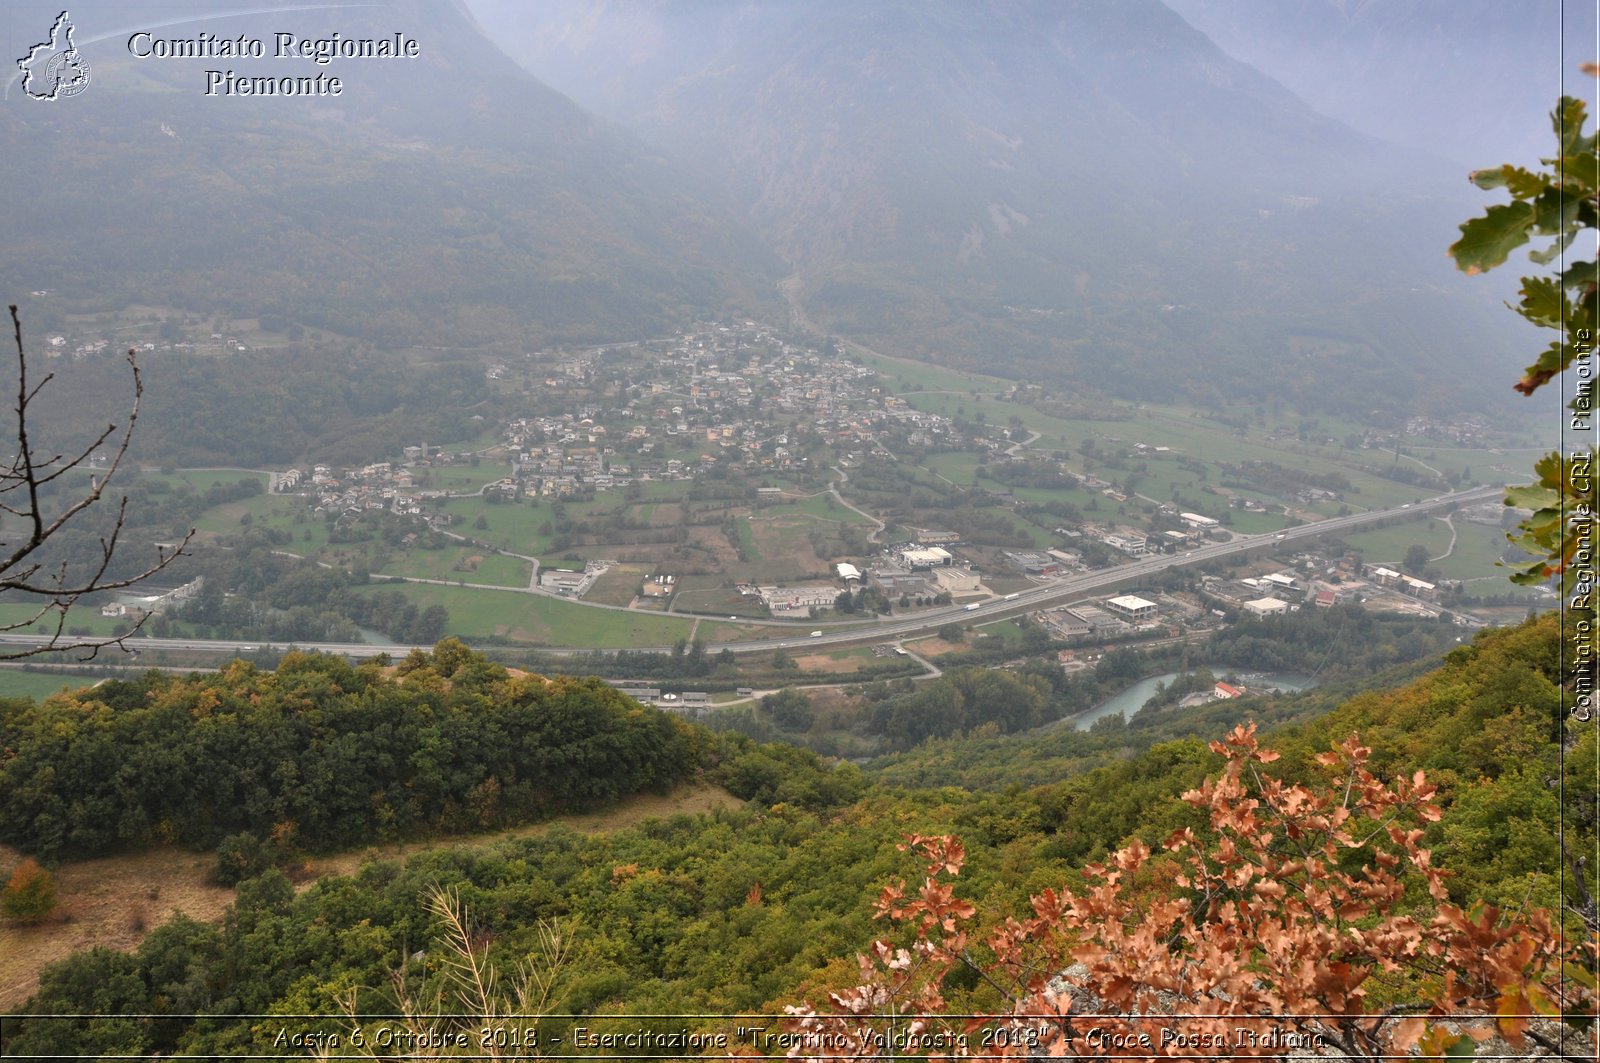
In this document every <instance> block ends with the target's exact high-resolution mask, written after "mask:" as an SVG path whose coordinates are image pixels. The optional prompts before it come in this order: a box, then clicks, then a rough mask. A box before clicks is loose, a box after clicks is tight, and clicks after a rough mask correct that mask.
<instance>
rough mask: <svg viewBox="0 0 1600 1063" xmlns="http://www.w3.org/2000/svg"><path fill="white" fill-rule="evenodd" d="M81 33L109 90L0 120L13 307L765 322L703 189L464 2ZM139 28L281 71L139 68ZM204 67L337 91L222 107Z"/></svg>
mask: <svg viewBox="0 0 1600 1063" xmlns="http://www.w3.org/2000/svg"><path fill="white" fill-rule="evenodd" d="M241 10H248V9H243V8H241ZM256 10H260V9H256ZM72 14H73V17H74V19H75V20H76V23H77V26H78V37H77V41H78V44H79V47H80V50H81V51H82V52H83V54H84V55H85V56H86V57H87V58H88V59H89V61H90V62H91V63H92V65H93V74H94V76H93V83H92V84H91V85H90V86H89V88H88V89H87V90H86V91H84V92H83V93H82V94H81V95H79V96H77V97H75V98H73V99H69V100H60V101H57V102H56V103H55V104H51V105H43V104H39V103H38V102H37V101H31V100H26V99H22V98H20V96H19V95H18V94H17V93H16V92H12V94H11V97H10V98H9V99H8V101H7V102H6V104H5V105H4V106H3V107H0V143H4V144H5V145H6V146H7V150H5V151H4V152H0V158H3V160H4V161H0V174H3V176H4V178H5V180H6V182H7V185H8V187H11V188H16V189H22V190H25V191H24V192H23V194H22V195H20V196H18V197H17V201H15V202H13V203H12V204H11V206H12V209H11V210H9V211H8V212H7V213H6V215H5V224H4V235H5V238H6V241H7V246H8V248H9V250H10V251H11V254H9V255H8V256H7V261H6V264H5V265H4V266H3V267H0V282H3V284H4V286H5V287H6V288H8V289H11V290H13V291H15V290H18V289H22V290H33V289H43V288H48V289H53V290H54V291H55V292H56V293H57V294H58V295H59V296H61V297H63V298H64V299H66V300H68V301H69V303H70V304H74V305H79V306H90V305H94V306H121V305H125V304H128V303H150V304H155V305H168V306H170V305H177V306H180V307H182V308H185V309H190V310H194V311H199V312H202V313H222V314H231V315H236V316H251V315H253V314H257V313H261V312H271V313H274V314H280V315H283V316H286V317H288V318H290V319H291V320H296V321H300V322H304V323H306V324H310V325H316V326H320V327H323V328H327V329H329V330H331V331H335V332H339V333H344V334H349V333H355V334H358V335H361V336H364V337H365V338H368V339H371V340H375V341H381V342H385V343H398V342H412V343H425V344H451V345H473V344H480V343H510V342H515V343H517V344H523V343H528V344H530V345H531V344H534V343H537V342H539V341H542V340H544V339H549V338H560V337H588V336H606V337H616V336H623V337H627V336H634V335H638V334H640V333H641V332H646V331H649V330H656V329H661V328H664V327H666V326H667V325H668V324H669V323H672V322H674V321H678V320H681V319H682V317H683V316H684V315H685V314H686V313H689V312H701V311H704V310H708V309H720V308H721V307H723V306H725V305H727V304H730V303H731V304H733V305H736V306H738V305H743V306H759V305H761V302H760V301H761V300H762V299H770V298H771V296H770V290H771V280H772V279H773V277H774V276H775V262H774V260H773V258H772V256H771V255H770V253H768V252H767V251H766V250H765V249H764V248H763V247H762V246H761V245H760V243H759V241H757V240H756V239H754V238H753V237H752V236H750V235H749V234H748V233H747V232H746V231H745V230H744V229H743V228H742V227H741V226H740V225H739V224H737V223H735V222H734V221H732V220H731V219H730V218H729V216H728V215H727V213H726V212H724V211H722V210H720V209H719V208H717V207H716V206H715V205H713V204H712V203H711V202H710V200H709V199H708V197H707V195H706V190H705V188H703V187H701V186H698V185H697V184H696V183H695V182H694V181H693V180H690V179H686V178H685V177H683V176H682V174H681V173H679V172H678V171H677V170H676V169H675V168H674V167H673V166H671V165H670V164H668V163H667V162H666V161H665V160H663V159H662V158H661V157H660V156H659V154H658V153H654V152H651V151H649V150H647V149H646V148H645V147H644V146H643V145H642V144H640V143H638V142H637V140H635V139H634V138H632V137H630V136H628V135H627V134H625V133H623V132H622V131H620V130H618V129H616V128H614V127H612V126H610V125H609V124H607V123H605V122H603V121H600V120H597V119H596V118H594V117H593V116H592V115H589V114H587V113H585V112H584V111H583V110H581V109H580V108H578V107H577V106H575V105H574V104H573V103H572V102H571V101H570V100H568V99H566V98H565V97H563V96H561V95H560V94H558V93H556V92H554V91H553V90H551V89H550V88H548V87H547V86H545V85H543V84H540V83H539V82H538V81H536V80H535V79H533V78H532V77H530V76H529V75H528V74H526V73H525V72H523V71H521V70H520V69H518V68H517V67H516V66H515V65H514V64H512V63H511V62H509V61H508V60H506V59H505V58H504V57H503V56H502V55H500V53H498V52H497V51H496V50H495V49H494V47H493V45H491V44H489V43H488V42H487V41H485V40H484V39H483V37H482V35H481V33H480V32H479V30H478V28H477V27H476V25H475V24H474V23H473V22H472V20H471V17H470V15H469V14H468V13H467V12H466V11H465V10H464V9H463V8H461V7H460V5H459V4H456V3H453V2H451V0H400V2H396V3H390V4H384V5H377V6H364V7H354V8H343V9H340V10H339V11H337V12H336V13H334V12H329V11H327V10H306V9H302V8H290V7H285V8H283V9H282V10H280V11H274V12H272V13H270V14H247V13H236V14H227V13H226V12H219V11H218V10H217V7H216V5H200V4H190V5H182V4H178V5H163V7H162V8H161V9H160V12H159V14H160V15H161V16H163V17H162V18H161V20H159V21H157V20H155V18H154V17H153V16H150V15H147V16H146V17H149V18H151V21H150V22H146V23H141V22H139V21H138V19H139V15H138V14H137V13H135V12H130V11H128V10H126V9H125V8H124V7H122V6H120V5H115V4H108V3H99V4H87V5H75V6H74V8H73V11H72ZM16 21H17V22H18V23H21V22H22V21H23V19H22V16H21V15H20V14H18V15H17V16H16ZM48 24H49V23H48V18H47V19H46V21H45V22H44V23H42V24H41V27H44V26H48ZM138 29H145V30H147V31H148V32H150V33H151V34H152V35H153V37H155V38H157V39H165V38H183V39H189V40H193V39H196V38H197V37H198V35H199V34H201V33H210V34H213V35H215V36H218V37H228V38H233V37H237V36H240V35H243V36H246V37H250V38H256V39H261V40H263V41H264V43H265V47H266V52H267V54H266V56H265V57H264V58H262V59H249V58H246V59H236V58H229V57H221V58H218V57H208V58H196V59H160V58H136V57H134V56H133V55H130V54H129V50H128V48H127V47H126V46H125V42H126V41H127V39H128V37H129V36H130V34H131V32H133V31H134V30H138ZM278 32H292V33H295V34H297V35H300V36H304V37H311V38H314V39H325V38H328V37H329V36H330V35H331V34H333V33H338V34H340V35H341V36H343V37H345V38H357V39H360V38H384V37H390V36H392V35H393V34H395V33H396V32H400V33H403V34H405V35H407V36H408V37H410V38H413V39H415V40H416V41H417V42H418V45H419V48H420V53H421V54H420V56H419V57H418V58H415V59H394V60H386V59H375V58H366V59H348V58H343V59H335V60H334V61H333V62H331V63H329V64H326V65H319V64H317V63H314V62H311V61H309V60H305V59H275V58H274V57H273V50H274V45H275V37H274V34H276V33H278ZM97 37H98V39H96V38H97ZM209 69H226V70H229V71H232V72H234V73H236V74H237V75H239V76H270V77H273V78H279V77H284V76H291V77H309V76H315V75H318V74H323V75H331V76H337V77H340V78H341V80H342V81H343V91H342V93H341V94H340V95H339V96H337V97H333V96H322V97H298V98H288V97H281V96H280V97H275V98H267V97H256V98H245V97H239V96H231V97H224V96H219V95H210V96H208V95H206V87H207V84H208V83H207V78H206V71H207V70H209Z"/></svg>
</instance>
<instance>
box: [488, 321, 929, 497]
mask: <svg viewBox="0 0 1600 1063" xmlns="http://www.w3.org/2000/svg"><path fill="white" fill-rule="evenodd" d="M539 356H540V357H541V358H545V357H555V356H559V353H558V352H539ZM508 371H509V370H508V367H506V366H503V365H502V366H496V367H493V368H492V369H491V377H492V378H494V379H504V378H506V376H507V375H508ZM536 401H537V402H538V403H539V404H540V405H542V406H544V407H546V412H542V413H529V414H527V415H524V416H521V417H517V418H514V419H512V420H511V421H509V422H507V423H506V425H505V426H504V436H505V442H506V446H507V448H508V449H509V450H510V451H511V453H512V455H513V463H514V469H513V476H514V477H515V479H516V480H517V481H519V483H520V490H522V491H523V492H524V493H526V494H530V495H533V494H537V495H542V496H552V495H553V496H561V495H566V494H572V493H574V492H579V491H584V490H590V489H592V490H595V491H605V490H610V489H612V488H614V487H622V486H626V485H627V484H629V483H631V482H633V481H634V480H635V479H639V480H686V479H694V478H696V477H697V476H698V475H700V474H701V473H702V472H704V471H705V470H706V469H708V468H710V467H713V466H717V465H738V464H742V465H745V466H747V467H751V468H760V469H766V470H772V471H776V472H782V471H783V470H786V469H795V468H798V467H801V466H804V465H805V464H806V462H807V458H806V451H807V450H808V449H810V448H811V447H812V446H815V445H823V444H830V445H834V446H840V447H843V448H845V449H849V448H852V447H865V448H867V449H869V450H878V449H880V448H881V445H882V440H881V437H883V436H884V435H886V434H890V433H893V434H894V435H895V438H896V439H900V438H904V439H905V440H906V441H907V442H909V443H911V444H912V445H929V446H931V445H933V444H935V443H949V444H955V443H956V442H958V433H956V431H955V429H954V426H953V422H952V421H951V420H950V419H949V418H947V417H943V416H941V415H939V414H933V413H924V412H922V411H919V410H915V409H912V408H911V407H910V406H909V405H907V404H906V403H905V401H904V400H902V399H899V398H897V397H895V396H893V395H885V394H884V393H883V391H882V389H881V388H880V387H879V386H878V383H877V376H876V374H875V373H874V372H873V371H872V370H870V369H867V368H865V367H863V366H860V365H857V364H855V363H853V362H849V361H846V360H844V359H842V358H839V357H836V356H832V355H826V354H823V353H820V352H818V351H815V350H811V349H809V348H804V347H798V346H795V345H793V344H790V343H787V342H785V341H783V340H781V339H780V338H779V337H777V336H776V335H775V334H774V333H773V332H772V330H771V329H769V328H768V327H766V326H764V325H759V324H757V323H755V322H752V321H745V322H712V323H706V324H702V325H699V326H696V328H695V329H694V330H692V331H690V332H688V333H686V334H684V335H682V336H678V337H675V338H674V339H672V340H659V341H652V342H649V343H642V344H639V345H637V347H634V348H631V349H629V350H627V351H625V352H624V351H619V350H618V349H616V348H607V349H596V350H594V351H590V352H587V353H584V354H580V355H576V356H566V357H564V358H563V359H562V360H561V361H559V362H558V363H557V364H556V366H555V368H554V370H553V371H552V372H551V373H550V375H549V376H548V377H547V378H546V379H545V380H544V387H543V389H541V390H540V392H539V394H538V397H537V400H536Z"/></svg>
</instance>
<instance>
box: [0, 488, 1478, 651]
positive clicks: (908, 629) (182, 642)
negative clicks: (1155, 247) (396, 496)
mask: <svg viewBox="0 0 1600 1063" xmlns="http://www.w3.org/2000/svg"><path fill="white" fill-rule="evenodd" d="M1505 490H1506V489H1505V487H1504V486H1488V487H1475V488H1472V489H1471V490H1469V491H1458V492H1456V493H1454V494H1448V495H1440V496H1439V497H1437V498H1429V499H1423V500H1421V501H1418V502H1416V503H1414V504H1409V503H1408V504H1407V505H1404V506H1398V507H1396V508H1394V509H1386V510H1371V511H1368V512H1366V513H1352V514H1350V515H1349V516H1346V517H1332V518H1329V519H1328V520H1323V521H1318V522H1317V523H1315V524H1305V525H1301V526H1299V527H1296V528H1288V529H1285V530H1284V531H1282V532H1279V533H1276V534H1268V535H1250V536H1236V537H1235V538H1234V539H1232V540H1231V541H1229V542H1226V543H1212V544H1210V545H1207V546H1201V547H1197V548H1195V549H1193V550H1189V551H1186V552H1184V553H1179V554H1158V555H1155V556H1154V557H1145V558H1140V559H1138V560H1136V561H1134V562H1133V563H1132V564H1127V565H1118V566H1117V567H1115V568H1108V569H1101V570H1099V571H1096V572H1088V573H1084V574H1082V575H1078V576H1072V577H1070V578H1068V579H1063V580H1056V581H1054V582H1052V583H1048V584H1045V585H1042V586H1039V587H1034V588H1032V589H1030V590H1026V591H1021V592H1019V593H1017V594H1016V595H1015V596H1011V595H1007V596H1006V597H1004V598H997V599H990V600H989V601H987V602H984V603H981V604H980V606H979V607H978V608H977V609H971V608H969V607H967V606H952V607H950V608H947V609H939V610H935V611H933V612H927V613H920V614H918V615H917V616H915V617H910V618H893V619H890V620H887V621H884V622H882V623H879V624H876V625H874V626H871V627H853V628H850V629H849V630H844V631H835V630H829V629H828V628H827V627H825V626H818V625H817V624H816V622H810V621H807V622H801V623H799V624H793V625H791V629H793V628H800V627H810V628H813V629H815V630H821V631H822V632H823V634H821V635H817V636H815V637H812V636H810V635H809V634H807V635H795V636H789V637H780V638H774V639H758V640H753V641H746V642H729V643H716V644H712V645H708V646H707V647H706V649H707V652H711V653H716V652H720V651H722V650H724V649H727V650H732V651H733V652H734V653H754V652H763V651H769V650H773V649H776V648H778V647H784V648H786V649H798V648H800V647H807V648H812V649H816V648H821V647H824V646H834V645H839V644H849V643H857V642H867V641H870V642H885V641H893V640H899V639H905V638H912V637H916V636H918V635H925V634H930V633H932V632H934V631H936V630H937V629H938V628H939V627H941V626H942V625H944V624H948V623H950V622H952V621H961V622H967V621H971V620H981V621H984V622H988V621H991V620H996V619H1000V618H1003V617H1011V616H1017V615H1019V614H1021V613H1028V612H1032V611H1034V610H1036V609H1043V608H1048V607H1049V606H1053V605H1060V604H1063V603H1065V602H1069V601H1075V600H1078V599H1081V598H1086V597H1089V596H1091V595H1093V594H1096V593H1099V592H1101V591H1105V590H1110V589H1111V588H1113V587H1116V586H1118V585H1120V584H1124V583H1129V582H1133V581H1137V580H1141V579H1144V578H1145V577H1148V576H1153V575H1155V574H1157V573H1160V572H1165V571H1167V570H1168V569H1173V568H1182V567H1185V566H1188V565H1198V564H1204V563H1205V562H1207V561H1215V560H1217V559H1219V558H1233V557H1238V556H1239V555H1241V554H1244V553H1247V552H1248V551H1251V550H1260V549H1263V548H1265V547H1271V546H1275V545H1277V544H1279V543H1293V542H1297V541H1300V540H1305V539H1315V538H1317V537H1319V536H1323V535H1327V534H1329V533H1332V532H1339V531H1348V530H1350V529H1353V528H1359V527H1362V526H1364V525H1367V524H1374V523H1377V522H1378V521H1381V520H1386V519H1388V518H1391V517H1398V516H1405V515H1407V514H1409V513H1412V512H1416V513H1426V512H1429V511H1431V510H1436V509H1445V508H1447V507H1449V506H1466V505H1473V504H1475V503H1478V502H1487V501H1491V500H1492V501H1499V500H1500V499H1502V498H1504V496H1505ZM769 623H775V622H771V621H769ZM48 641H49V638H48V637H47V636H45V635H22V634H16V633H11V634H5V635H0V645H7V644H9V645H16V646H39V645H44V644H45V643H47V642H48ZM293 645H297V646H298V647H299V648H301V649H306V650H320V651H322V652H324V653H337V654H343V655H345V656H349V657H375V656H377V655H378V654H380V653H387V654H389V655H390V656H391V657H402V656H404V655H405V654H407V653H410V652H411V650H412V649H413V647H411V646H406V645H399V644H389V645H376V644H371V643H335V642H317V643H298V644H293ZM127 646H128V648H129V649H132V650H176V651H187V652H203V653H216V654H222V655H228V654H236V653H242V654H254V653H259V652H262V651H268V650H270V651H273V652H280V651H283V650H287V649H289V648H291V644H289V643H257V642H244V641H235V640H227V639H156V638H130V639H128V640H127ZM609 648H616V649H623V648H626V649H634V650H644V651H647V652H653V653H667V652H670V651H671V647H670V646H630V647H597V646H585V647H579V648H572V649H555V648H549V647H538V649H539V651H540V652H541V653H552V654H568V653H588V652H591V651H593V650H596V649H609Z"/></svg>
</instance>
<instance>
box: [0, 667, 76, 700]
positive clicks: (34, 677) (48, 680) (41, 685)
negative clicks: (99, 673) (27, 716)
mask: <svg viewBox="0 0 1600 1063" xmlns="http://www.w3.org/2000/svg"><path fill="white" fill-rule="evenodd" d="M98 682H100V680H98V679H94V678H91V677H89V676H82V675H67V674H63V673H61V672H29V671H24V670H22V669H21V668H0V698H31V699H32V700H34V701H40V700H42V699H44V698H46V697H48V696H49V695H51V694H55V693H57V692H59V691H62V690H77V689H78V688H79V687H86V686H92V685H93V684H95V683H98Z"/></svg>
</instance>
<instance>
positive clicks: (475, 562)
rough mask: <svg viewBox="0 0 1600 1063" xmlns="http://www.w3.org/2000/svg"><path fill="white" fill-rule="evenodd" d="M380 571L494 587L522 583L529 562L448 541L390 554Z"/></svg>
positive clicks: (528, 573) (530, 571)
mask: <svg viewBox="0 0 1600 1063" xmlns="http://www.w3.org/2000/svg"><path fill="white" fill-rule="evenodd" d="M383 575H386V576H410V577H413V578H417V579H442V580H455V581H459V582H462V583H479V584H488V585H490V586H495V587H526V586H527V585H528V580H529V579H530V578H531V577H532V575H533V566H532V565H530V564H529V563H528V562H526V561H524V560H522V559H521V558H520V557H509V556H507V555H505V554H494V553H485V552H484V551H483V550H482V549H479V548H477V547H472V546H464V545H461V544H457V543H452V544H451V545H450V546H447V547H445V548H444V549H443V550H410V551H406V552H403V553H400V554H397V555H395V556H394V557H392V558H391V559H390V561H389V563H388V564H387V565H385V566H384V572H383Z"/></svg>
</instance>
